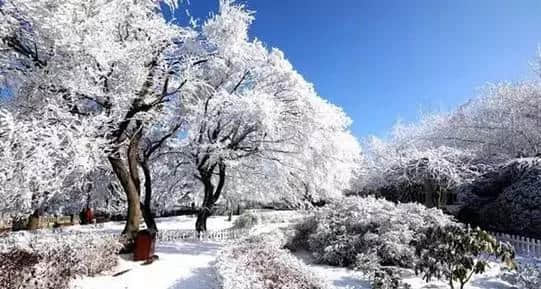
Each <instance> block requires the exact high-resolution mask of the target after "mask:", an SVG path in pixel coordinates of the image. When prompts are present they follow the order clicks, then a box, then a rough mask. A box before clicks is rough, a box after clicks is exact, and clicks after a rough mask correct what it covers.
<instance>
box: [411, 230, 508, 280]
mask: <svg viewBox="0 0 541 289" xmlns="http://www.w3.org/2000/svg"><path fill="white" fill-rule="evenodd" d="M414 243H415V246H416V247H415V254H416V255H417V256H418V257H419V261H418V262H417V264H416V265H415V273H416V274H421V273H422V274H423V279H425V281H427V282H428V281H430V279H431V278H433V277H436V278H438V279H441V278H445V279H446V280H447V281H448V282H449V283H448V284H449V285H450V286H451V288H452V289H453V288H455V287H454V284H455V283H457V284H459V285H460V287H459V288H460V289H462V288H464V285H466V283H468V282H469V281H470V279H471V277H472V276H473V275H474V274H480V273H484V272H485V270H486V268H487V267H488V259H487V258H488V257H489V256H495V257H497V258H499V259H501V261H502V262H505V263H506V265H508V266H509V267H510V268H514V266H515V263H514V256H515V252H514V250H513V247H512V246H511V245H509V244H507V243H502V242H499V241H497V240H496V239H495V238H494V237H492V236H491V235H490V234H489V233H487V232H486V231H484V230H481V229H479V228H475V229H471V228H470V227H469V226H468V227H466V228H465V227H464V226H461V225H457V224H454V225H447V226H437V227H431V228H428V229H427V231H426V232H425V234H423V235H422V237H421V238H420V239H419V240H415V241H414Z"/></svg>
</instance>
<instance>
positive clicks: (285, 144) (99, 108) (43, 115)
mask: <svg viewBox="0 0 541 289" xmlns="http://www.w3.org/2000/svg"><path fill="white" fill-rule="evenodd" d="M165 4H167V5H168V6H169V7H172V8H177V6H176V5H177V3H175V1H166V3H165ZM162 6H163V4H161V3H160V2H159V1H150V0H136V1H129V2H126V1H121V0H112V1H108V0H93V1H85V2H84V3H82V2H80V1H75V0H62V1H51V0H38V1H30V0H6V1H2V2H0V40H1V41H0V50H1V51H2V53H1V54H0V64H1V65H0V78H1V80H2V82H3V83H7V85H8V87H9V88H8V89H9V91H10V92H11V93H10V94H11V95H12V96H10V97H8V98H7V99H3V100H2V102H1V108H0V109H1V115H0V138H1V144H0V145H1V146H2V151H1V152H0V173H1V174H0V178H1V180H2V181H3V182H4V183H5V184H6V185H5V186H3V187H2V188H1V189H0V190H1V191H0V192H1V194H2V196H5V198H3V200H2V201H3V203H2V204H3V205H4V207H7V206H8V205H11V206H13V205H15V203H14V202H12V201H11V200H17V201H19V202H25V203H26V204H27V207H28V208H36V206H40V204H43V203H46V202H47V201H48V200H52V199H56V200H62V199H66V198H65V196H64V195H65V194H66V192H77V191H78V190H79V191H84V190H80V188H82V187H84V186H82V184H81V180H89V179H91V178H92V176H95V174H96V172H98V171H100V170H104V169H105V170H110V171H112V172H113V173H114V175H116V177H117V179H118V182H119V183H120V185H121V187H122V188H123V190H124V192H125V194H126V201H127V205H128V206H127V207H128V222H127V225H126V228H125V233H127V234H128V235H130V236H133V235H134V234H135V232H136V231H137V230H138V226H139V219H140V216H141V208H143V214H142V215H143V217H145V221H147V225H149V227H154V225H152V220H149V218H148V217H149V216H151V215H152V213H151V211H150V208H151V207H152V206H151V205H150V201H151V200H152V199H153V192H154V193H156V198H154V199H159V200H160V202H161V203H164V202H167V200H170V199H171V198H183V197H184V196H185V193H190V192H188V191H191V194H192V195H193V196H192V197H195V195H196V194H197V193H198V192H199V191H201V192H202V196H203V197H202V200H203V201H202V202H201V206H202V207H203V210H202V212H201V214H200V218H199V219H200V220H199V222H198V224H200V225H198V229H205V225H204V224H205V220H206V217H207V216H208V213H209V212H210V209H211V208H212V206H213V205H214V203H216V201H217V200H218V199H219V198H220V196H221V194H222V191H223V188H224V187H225V185H226V178H229V179H232V180H236V181H237V182H236V184H237V185H235V186H233V185H232V186H231V190H238V192H242V194H248V193H250V192H251V191H252V189H253V188H257V189H256V190H254V191H256V192H257V194H259V195H268V196H272V197H273V198H274V197H277V198H279V199H281V198H285V197H287V198H288V199H292V200H293V201H296V202H299V200H303V199H306V198H308V195H310V197H309V198H314V197H313V196H311V195H316V194H317V195H323V194H326V195H331V194H337V193H340V192H341V190H343V189H345V188H346V187H347V186H348V184H349V180H350V178H351V175H352V171H353V169H354V168H355V166H356V159H357V158H358V156H359V155H360V153H359V146H358V144H357V142H356V140H355V138H353V137H352V136H351V134H350V133H349V131H348V126H349V124H350V120H349V119H348V118H347V117H346V116H345V114H344V113H343V112H342V111H341V110H340V109H339V108H337V107H335V106H333V105H331V104H329V103H327V102H325V101H323V100H322V99H321V98H320V97H319V96H318V95H317V94H316V93H315V91H314V89H313V87H312V85H311V84H309V83H308V82H306V81H305V80H304V79H303V78H302V77H301V76H300V75H299V74H298V73H297V72H296V71H295V70H294V69H293V67H292V66H291V64H290V63H289V62H288V61H287V60H286V59H285V57H284V55H283V53H282V52H281V51H279V50H278V49H270V50H269V49H267V48H266V47H265V46H264V45H263V44H262V43H261V42H260V41H258V40H251V39H249V37H248V27H249V25H250V24H251V22H252V21H253V19H254V17H253V14H252V13H251V12H249V11H247V10H246V9H245V8H244V6H242V5H239V4H236V3H234V2H233V1H228V0H223V1H220V11H219V13H218V14H217V15H213V16H211V17H210V18H209V19H208V20H207V21H206V22H205V23H204V24H203V25H202V26H201V27H181V26H178V25H175V24H173V23H168V22H166V21H165V19H164V17H163V16H162V14H161V12H160V7H162ZM250 168H254V169H253V170H252V169H250ZM245 172H248V173H245ZM242 177H245V178H246V179H247V180H248V179H249V181H247V183H249V184H250V185H248V186H239V182H238V179H239V178H242ZM269 179H271V181H261V180H269ZM90 182H91V181H90ZM153 183H157V185H156V186H154V187H153ZM231 183H232V184H235V183H234V182H233V181H232V182H231ZM196 184H198V185H196ZM262 184H263V185H262ZM197 186H199V188H198V187H197ZM156 188H157V189H159V190H160V191H156V190H155V189H156ZM166 188H167V189H166ZM248 188H249V189H248ZM301 188H302V189H301ZM199 189H200V190H199ZM168 192H169V193H168ZM82 193H83V194H84V192H82ZM143 196H144V202H143V204H142V206H141V199H142V198H143ZM299 196H301V197H299ZM315 199H317V197H315ZM31 200H33V202H31Z"/></svg>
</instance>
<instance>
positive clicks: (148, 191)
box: [141, 159, 158, 233]
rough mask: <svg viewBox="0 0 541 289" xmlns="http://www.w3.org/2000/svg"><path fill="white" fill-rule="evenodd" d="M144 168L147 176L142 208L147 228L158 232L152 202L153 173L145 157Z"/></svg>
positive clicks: (142, 164)
mask: <svg viewBox="0 0 541 289" xmlns="http://www.w3.org/2000/svg"><path fill="white" fill-rule="evenodd" d="M141 167H142V168H143V175H144V176H145V200H144V202H143V203H142V204H141V210H142V212H143V219H144V220H145V224H146V226H147V229H148V230H150V231H151V232H152V233H156V232H158V226H156V220H155V219H154V215H153V214H152V208H151V202H152V175H151V173H150V168H149V166H148V160H146V159H144V160H143V161H142V162H141Z"/></svg>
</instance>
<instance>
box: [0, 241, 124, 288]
mask: <svg viewBox="0 0 541 289" xmlns="http://www.w3.org/2000/svg"><path fill="white" fill-rule="evenodd" d="M120 247H121V245H120V243H119V242H118V240H117V239H116V237H113V236H99V235H98V236H94V235H90V234H62V235H51V234H28V233H21V234H10V235H9V236H7V237H5V238H2V239H0V288H6V289H12V288H26V289H38V288H55V289H63V288H68V285H69V282H70V280H71V279H73V278H74V277H76V276H77V275H84V276H93V275H95V274H98V273H100V272H103V271H106V270H109V269H111V268H112V267H113V266H115V265H116V264H117V260H118V257H117V252H118V250H119V249H120Z"/></svg>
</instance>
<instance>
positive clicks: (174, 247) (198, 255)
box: [73, 241, 223, 289]
mask: <svg viewBox="0 0 541 289" xmlns="http://www.w3.org/2000/svg"><path fill="white" fill-rule="evenodd" d="M221 246H223V245H222V244H219V243H214V242H189V241H183V242H177V243H161V244H158V246H157V247H156V254H157V255H158V256H159V260H156V261H155V262H153V263H152V264H149V265H143V264H142V263H143V262H133V261H127V260H124V259H122V258H121V260H120V263H119V265H118V266H117V268H115V269H114V270H113V271H112V272H108V273H107V274H103V275H102V276H98V277H94V278H90V277H86V278H82V279H77V280H75V281H74V282H73V288H74V289H126V288H128V289H149V288H152V289H217V288H219V286H218V285H217V284H216V279H215V274H214V270H213V266H212V263H213V262H214V260H215V259H216V255H217V254H218V251H219V250H220V248H221ZM125 270H129V271H127V272H125V273H123V274H120V275H118V276H116V277H115V276H113V275H115V274H118V273H121V272H124V271H125Z"/></svg>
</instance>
